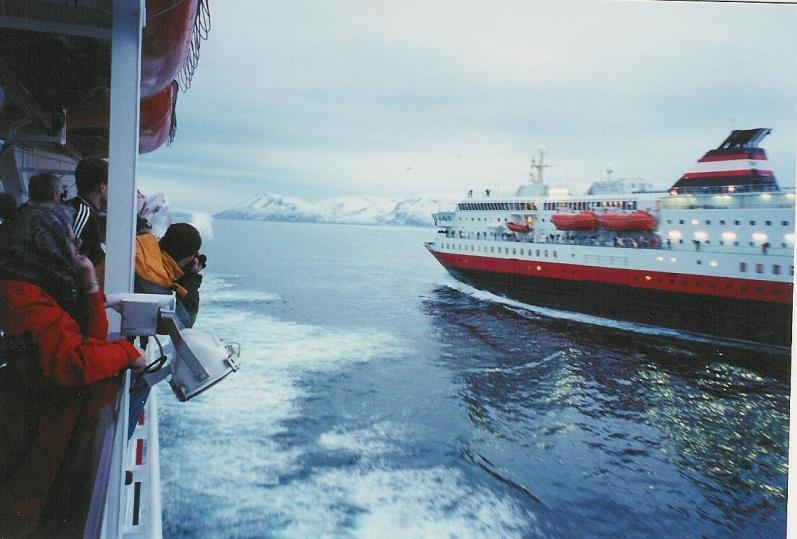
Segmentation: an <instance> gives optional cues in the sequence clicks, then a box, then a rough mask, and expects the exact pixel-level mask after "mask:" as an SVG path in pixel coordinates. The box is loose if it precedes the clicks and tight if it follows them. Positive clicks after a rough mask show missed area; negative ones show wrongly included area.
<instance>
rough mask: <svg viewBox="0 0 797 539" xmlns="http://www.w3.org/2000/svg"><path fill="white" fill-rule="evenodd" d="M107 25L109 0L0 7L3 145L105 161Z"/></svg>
mask: <svg viewBox="0 0 797 539" xmlns="http://www.w3.org/2000/svg"><path fill="white" fill-rule="evenodd" d="M111 18H112V11H111V1H110V0H99V1H97V0H95V1H77V2H75V1H70V2H64V1H55V0H28V1H26V2H0V44H1V45H2V46H0V87H2V94H4V95H2V96H0V138H2V139H3V140H4V141H5V142H6V143H8V142H11V143H15V144H18V145H21V146H26V147H37V148H42V149H46V150H48V151H55V152H58V153H64V154H67V155H71V156H72V157H76V158H79V157H82V156H86V155H106V154H107V148H108V125H107V124H108V122H107V111H108V109H109V102H110V74H111V69H110V67H111V47H110V35H111ZM78 117H80V118H81V119H82V120H81V121H80V122H77V118H78ZM87 119H88V120H90V121H87ZM65 124H66V128H67V130H66V141H65V143H60V142H59V141H58V139H59V138H61V137H60V136H59V135H60V134H63V128H64V125H65ZM78 124H79V125H78ZM62 141H63V140H61V142H62Z"/></svg>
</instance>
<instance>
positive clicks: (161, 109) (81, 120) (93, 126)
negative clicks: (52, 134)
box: [66, 82, 177, 153]
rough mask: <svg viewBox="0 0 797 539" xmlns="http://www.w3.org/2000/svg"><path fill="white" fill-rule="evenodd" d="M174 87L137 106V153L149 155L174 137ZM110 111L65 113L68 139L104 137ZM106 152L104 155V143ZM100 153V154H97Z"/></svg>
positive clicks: (97, 109) (82, 108) (174, 83)
mask: <svg viewBox="0 0 797 539" xmlns="http://www.w3.org/2000/svg"><path fill="white" fill-rule="evenodd" d="M176 97H177V83H176V82H172V83H171V84H169V85H168V86H167V87H166V88H164V89H163V90H161V91H160V92H158V93H156V94H155V95H152V96H150V97H149V98H148V99H143V100H142V101H141V103H140V104H139V109H138V110H139V134H138V153H148V152H151V151H154V150H156V149H157V148H159V147H161V146H162V145H163V143H164V142H166V141H168V140H169V139H170V137H172V136H173V129H172V124H173V114H174V105H175V98H176ZM109 119H110V114H109V110H108V108H107V105H106V107H103V108H86V107H81V108H71V109H69V110H68V111H67V120H66V128H67V139H70V138H72V137H87V136H102V134H103V133H107V130H108V122H109ZM105 152H107V143H106V148H105ZM99 153H102V152H99Z"/></svg>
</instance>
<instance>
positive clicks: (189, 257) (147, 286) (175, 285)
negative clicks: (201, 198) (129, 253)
mask: <svg viewBox="0 0 797 539" xmlns="http://www.w3.org/2000/svg"><path fill="white" fill-rule="evenodd" d="M201 247H202V238H201V236H200V235H199V231H198V230H197V229H196V228H194V227H193V226H191V225H189V224H188V223H175V224H173V225H171V226H170V227H169V228H168V229H167V230H166V233H165V234H164V235H163V237H162V238H161V239H160V241H159V240H158V239H157V238H156V237H155V236H153V235H152V234H149V233H144V234H140V235H138V236H136V279H135V291H136V292H142V293H148V294H167V293H170V292H172V291H174V292H175V293H176V295H177V310H176V314H177V317H178V318H179V319H180V321H181V322H182V323H183V325H184V326H185V327H187V328H190V327H191V326H193V325H194V322H195V321H196V315H197V312H199V287H200V285H201V284H202V275H200V273H199V272H200V271H201V270H202V269H203V268H204V267H205V262H206V260H207V259H206V257H205V255H203V254H200V252H199V249H200V248H201Z"/></svg>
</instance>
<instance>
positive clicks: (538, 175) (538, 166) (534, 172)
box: [529, 146, 553, 184]
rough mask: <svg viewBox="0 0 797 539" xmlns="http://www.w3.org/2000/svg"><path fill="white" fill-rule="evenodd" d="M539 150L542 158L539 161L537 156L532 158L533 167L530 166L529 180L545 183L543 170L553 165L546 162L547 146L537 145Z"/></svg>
mask: <svg viewBox="0 0 797 539" xmlns="http://www.w3.org/2000/svg"><path fill="white" fill-rule="evenodd" d="M537 152H538V153H539V156H540V159H539V161H537V159H536V158H534V157H532V158H531V167H530V168H531V170H529V181H530V182H531V183H539V184H542V183H544V180H543V177H542V171H543V170H544V169H546V168H548V167H550V166H553V165H547V164H545V156H546V155H547V152H546V151H545V146H539V147H537Z"/></svg>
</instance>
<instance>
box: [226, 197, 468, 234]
mask: <svg viewBox="0 0 797 539" xmlns="http://www.w3.org/2000/svg"><path fill="white" fill-rule="evenodd" d="M456 203H457V199H456V198H454V197H451V196H419V197H413V198H404V199H401V198H384V197H374V196H359V197H337V198H329V199H325V200H321V201H319V202H316V203H312V202H307V201H305V200H302V199H301V198H295V197H286V196H283V195H279V194H276V193H266V194H263V195H256V196H254V197H252V198H250V199H248V200H245V201H244V202H242V203H240V204H238V205H236V206H233V207H232V208H230V209H228V210H225V211H222V212H219V213H217V214H215V215H214V217H215V218H216V219H237V220H250V221H286V222H293V223H330V224H333V223H337V224H357V225H393V226H419V227H423V226H433V225H434V221H433V220H432V214H433V213H436V212H439V211H452V210H453V209H454V207H455V206H456Z"/></svg>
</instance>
